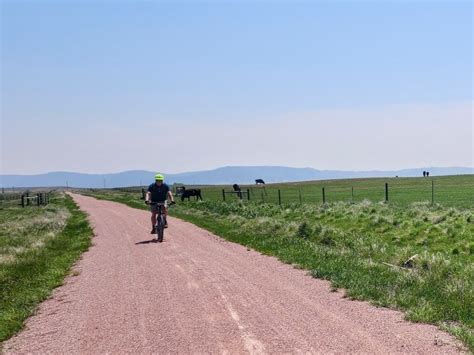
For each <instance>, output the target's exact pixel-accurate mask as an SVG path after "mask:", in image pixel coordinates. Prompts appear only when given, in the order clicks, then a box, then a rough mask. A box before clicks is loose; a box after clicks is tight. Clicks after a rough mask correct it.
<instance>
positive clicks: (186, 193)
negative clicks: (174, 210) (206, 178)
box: [181, 189, 202, 201]
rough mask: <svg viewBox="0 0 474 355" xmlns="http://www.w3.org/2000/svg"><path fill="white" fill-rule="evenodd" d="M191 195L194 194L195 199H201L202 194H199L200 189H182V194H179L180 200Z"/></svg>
mask: <svg viewBox="0 0 474 355" xmlns="http://www.w3.org/2000/svg"><path fill="white" fill-rule="evenodd" d="M191 196H196V201H197V200H199V199H200V200H201V201H202V196H201V189H189V190H184V191H183V193H182V195H181V201H184V199H185V198H187V199H188V201H189V198H190V197H191Z"/></svg>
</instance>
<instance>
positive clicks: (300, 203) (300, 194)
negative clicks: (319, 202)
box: [298, 189, 302, 205]
mask: <svg viewBox="0 0 474 355" xmlns="http://www.w3.org/2000/svg"><path fill="white" fill-rule="evenodd" d="M298 191H299V197H300V205H301V204H302V202H301V189H299V190H298Z"/></svg>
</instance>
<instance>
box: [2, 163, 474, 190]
mask: <svg viewBox="0 0 474 355" xmlns="http://www.w3.org/2000/svg"><path fill="white" fill-rule="evenodd" d="M426 170H427V171H429V172H430V176H442V175H462V174H474V168H469V167H424V168H423V167H422V168H410V169H400V170H357V171H349V170H318V169H314V168H310V167H304V168H294V167H285V166H223V167H219V168H216V169H211V170H202V171H190V172H184V173H177V174H166V173H165V178H166V182H168V183H170V184H173V183H183V184H193V185H220V184H234V183H238V184H249V183H254V182H255V179H263V180H264V181H265V182H267V183H276V182H296V181H312V180H329V179H349V178H369V177H395V176H399V177H416V176H422V173H423V171H426ZM154 175H155V172H152V171H148V170H127V171H122V172H117V173H107V174H91V173H76V172H68V171H52V172H48V173H43V174H34V175H18V174H17V175H14V174H4V175H0V187H4V188H9V187H52V186H69V187H86V188H87V187H90V188H101V187H126V186H143V185H148V184H149V183H150V182H152V181H153V177H154Z"/></svg>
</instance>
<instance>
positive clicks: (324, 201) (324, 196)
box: [323, 187, 326, 203]
mask: <svg viewBox="0 0 474 355" xmlns="http://www.w3.org/2000/svg"><path fill="white" fill-rule="evenodd" d="M323 203H326V193H325V191H324V187H323Z"/></svg>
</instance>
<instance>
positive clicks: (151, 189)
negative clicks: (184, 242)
mask: <svg viewBox="0 0 474 355" xmlns="http://www.w3.org/2000/svg"><path fill="white" fill-rule="evenodd" d="M164 179H165V178H164V176H163V175H162V174H156V175H155V183H153V184H151V185H150V186H148V191H147V193H146V197H145V203H146V204H148V203H150V202H155V203H157V202H158V203H159V202H161V203H163V202H165V201H166V200H168V199H169V200H171V203H174V198H173V194H172V193H171V191H170V188H169V186H168V185H167V184H165V183H164V182H163V180H164ZM150 211H151V226H152V228H151V232H150V233H151V234H155V233H156V230H155V225H156V214H157V213H158V206H157V205H151V206H150ZM164 212H165V228H168V222H167V220H166V216H167V214H168V209H167V208H166V207H164Z"/></svg>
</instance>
